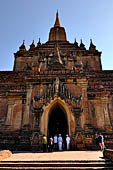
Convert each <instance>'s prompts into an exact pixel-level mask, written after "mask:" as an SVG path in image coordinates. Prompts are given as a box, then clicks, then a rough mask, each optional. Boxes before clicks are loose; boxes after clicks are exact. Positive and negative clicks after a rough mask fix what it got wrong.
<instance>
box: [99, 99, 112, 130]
mask: <svg viewBox="0 0 113 170" xmlns="http://www.w3.org/2000/svg"><path fill="white" fill-rule="evenodd" d="M101 103H102V108H103V114H104V127H105V130H106V131H109V130H111V131H112V124H111V120H110V113H109V101H108V96H103V97H102V98H101Z"/></svg>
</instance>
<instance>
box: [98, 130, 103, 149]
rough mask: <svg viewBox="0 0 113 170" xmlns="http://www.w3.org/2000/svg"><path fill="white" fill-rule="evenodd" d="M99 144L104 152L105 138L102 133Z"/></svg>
mask: <svg viewBox="0 0 113 170" xmlns="http://www.w3.org/2000/svg"><path fill="white" fill-rule="evenodd" d="M98 144H99V146H100V149H101V151H104V137H103V135H101V133H100V134H99V136H98Z"/></svg>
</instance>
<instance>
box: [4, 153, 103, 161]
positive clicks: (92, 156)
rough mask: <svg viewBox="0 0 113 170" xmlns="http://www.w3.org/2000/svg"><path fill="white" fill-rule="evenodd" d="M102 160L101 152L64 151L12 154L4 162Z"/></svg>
mask: <svg viewBox="0 0 113 170" xmlns="http://www.w3.org/2000/svg"><path fill="white" fill-rule="evenodd" d="M41 160H44V161H46V160H103V153H102V152H101V151H64V152H51V153H33V152H29V153H27V152H26V153H19V152H18V153H13V154H12V156H11V157H9V158H7V159H4V161H41Z"/></svg>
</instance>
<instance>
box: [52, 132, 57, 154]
mask: <svg viewBox="0 0 113 170" xmlns="http://www.w3.org/2000/svg"><path fill="white" fill-rule="evenodd" d="M53 140H54V149H55V151H57V147H58V138H57V135H55V136H54V138H53Z"/></svg>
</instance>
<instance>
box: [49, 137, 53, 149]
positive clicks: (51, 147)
mask: <svg viewBox="0 0 113 170" xmlns="http://www.w3.org/2000/svg"><path fill="white" fill-rule="evenodd" d="M49 151H50V152H52V151H53V138H52V136H51V137H50V138H49Z"/></svg>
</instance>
